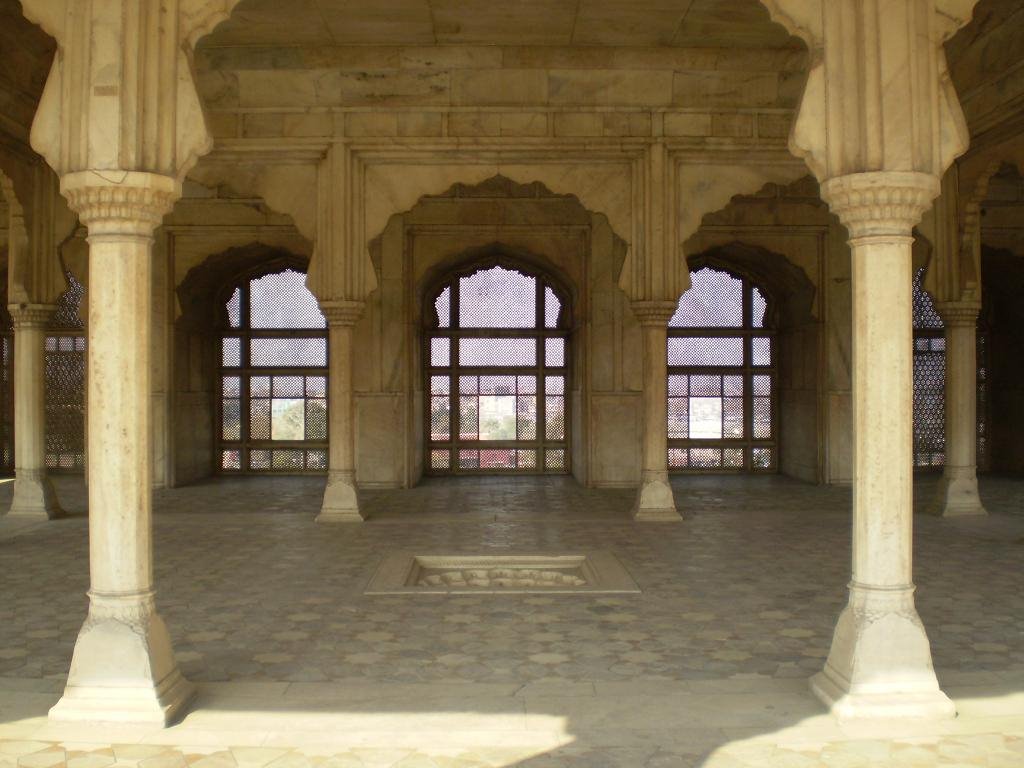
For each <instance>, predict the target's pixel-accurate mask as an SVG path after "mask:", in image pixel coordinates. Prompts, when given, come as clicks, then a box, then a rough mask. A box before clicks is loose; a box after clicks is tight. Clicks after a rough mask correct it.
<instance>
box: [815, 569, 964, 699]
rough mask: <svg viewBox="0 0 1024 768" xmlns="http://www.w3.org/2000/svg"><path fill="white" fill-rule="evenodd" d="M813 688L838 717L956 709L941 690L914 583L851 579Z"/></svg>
mask: <svg viewBox="0 0 1024 768" xmlns="http://www.w3.org/2000/svg"><path fill="white" fill-rule="evenodd" d="M811 690H812V691H813V692H814V693H815V695H817V696H818V698H820V699H821V700H822V701H824V702H825V703H826V704H827V705H828V706H829V707H830V708H831V710H832V712H833V714H835V715H836V716H837V717H839V718H840V719H852V718H893V717H901V718H903V717H907V718H929V719H941V718H949V717H954V716H955V715H956V708H955V707H954V705H953V702H952V701H950V699H949V698H948V697H947V696H946V694H944V693H943V692H942V691H941V690H939V683H938V680H937V679H936V678H935V670H934V669H933V667H932V655H931V648H930V646H929V644H928V636H927V634H926V633H925V630H924V626H923V625H922V623H921V619H920V617H919V616H918V615H917V609H916V608H915V607H914V588H913V587H903V588H896V589H882V588H873V587H863V586H857V585H853V584H851V585H850V602H849V604H848V605H847V606H846V608H845V609H844V610H843V612H842V614H840V616H839V621H838V622H837V624H836V630H835V634H834V635H833V638H832V649H831V651H830V652H829V655H828V661H827V662H826V664H825V669H824V670H822V671H821V672H820V673H818V674H817V675H815V676H814V677H813V678H811Z"/></svg>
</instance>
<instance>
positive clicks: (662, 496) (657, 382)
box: [632, 301, 682, 522]
mask: <svg viewBox="0 0 1024 768" xmlns="http://www.w3.org/2000/svg"><path fill="white" fill-rule="evenodd" d="M632 307H633V314H634V315H636V317H637V319H638V320H639V321H640V327H641V330H642V332H643V338H644V341H643V343H644V379H643V381H644V392H643V415H644V433H643V443H642V455H641V462H642V463H641V470H642V475H641V478H640V489H639V491H638V492H637V497H636V505H635V506H634V507H633V518H634V519H636V520H642V521H653V522H671V521H676V520H681V519H682V518H681V516H680V514H679V512H678V511H676V503H675V498H674V497H673V495H672V486H671V485H670V484H669V481H668V321H669V320H670V319H671V318H672V315H673V314H675V311H676V305H675V304H674V303H673V302H670V301H634V302H633V303H632Z"/></svg>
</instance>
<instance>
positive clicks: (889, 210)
mask: <svg viewBox="0 0 1024 768" xmlns="http://www.w3.org/2000/svg"><path fill="white" fill-rule="evenodd" d="M938 194H939V179H938V178H937V177H935V176H933V175H931V174H929V173H918V172H914V171H869V172H866V173H851V174H846V175H843V176H835V177H833V178H831V179H827V180H826V181H825V182H824V183H823V184H822V185H821V197H822V199H823V200H824V201H825V202H826V203H828V206H829V208H830V209H831V210H832V213H834V214H835V215H836V216H838V217H839V220H840V221H841V222H842V223H843V225H844V226H845V227H846V229H847V230H848V231H849V233H850V239H851V240H856V239H860V238H864V237H885V236H900V237H910V236H911V231H912V230H913V228H914V225H916V224H917V223H918V222H919V221H920V220H921V216H922V215H924V212H925V211H926V210H927V209H928V207H929V206H930V205H931V204H932V201H933V200H934V199H935V198H936V197H937V196H938Z"/></svg>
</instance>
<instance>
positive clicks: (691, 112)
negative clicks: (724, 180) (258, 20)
mask: <svg viewBox="0 0 1024 768" xmlns="http://www.w3.org/2000/svg"><path fill="white" fill-rule="evenodd" d="M805 65H806V52H804V51H803V50H798V49H762V50H722V49H716V48H700V49H693V48H675V49H673V48H629V47H617V48H560V47H555V46H543V47H501V46H431V47H377V46H348V47H322V46H321V47H306V48H304V47H258V46H257V47H223V48H220V47H213V46H211V45H206V46H201V47H200V49H199V50H198V51H197V54H196V66H197V69H198V71H199V76H198V79H199V90H200V94H201V96H202V98H203V101H204V104H205V106H206V107H207V109H208V112H209V118H210V125H211V129H212V130H213V132H214V134H215V136H216V137H217V138H220V139H230V138H270V137H288V138H303V137H324V136H352V137H366V136H375V137H387V136H398V137H445V136H448V137H463V136H466V137H468V136H474V137H479V136H505V137H531V136H556V137H590V136H636V137H644V136H648V137H649V136H669V137H673V136H674V137H720V138H735V137H747V138H749V137H766V138H767V137H775V138H784V137H785V136H787V135H788V132H789V125H790V116H791V112H792V110H793V109H794V108H795V106H796V103H797V100H798V99H799V96H800V92H801V89H802V86H803V79H804V71H805Z"/></svg>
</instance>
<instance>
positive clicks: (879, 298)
mask: <svg viewBox="0 0 1024 768" xmlns="http://www.w3.org/2000/svg"><path fill="white" fill-rule="evenodd" d="M912 242H913V241H912V239H911V238H910V237H909V236H907V237H902V238H877V239H875V238H871V239H865V240H862V241H859V242H853V243H851V245H852V248H853V252H852V258H853V325H854V327H853V402H854V406H853V408H854V427H853V431H854V459H853V460H854V469H853V476H854V487H853V524H854V534H853V581H854V583H855V584H858V585H871V586H877V587H881V588H884V589H891V588H899V589H902V588H907V587H909V586H910V585H911V573H910V569H911V540H912V534H911V518H912V511H913V472H912V467H913V460H912V451H913V446H912V442H911V434H912V430H913V423H912V419H913V399H912V397H913V358H912V346H911V345H912V344H913V336H912V334H913V330H912V292H911V261H910V258H911V255H910V248H911V245H912Z"/></svg>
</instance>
